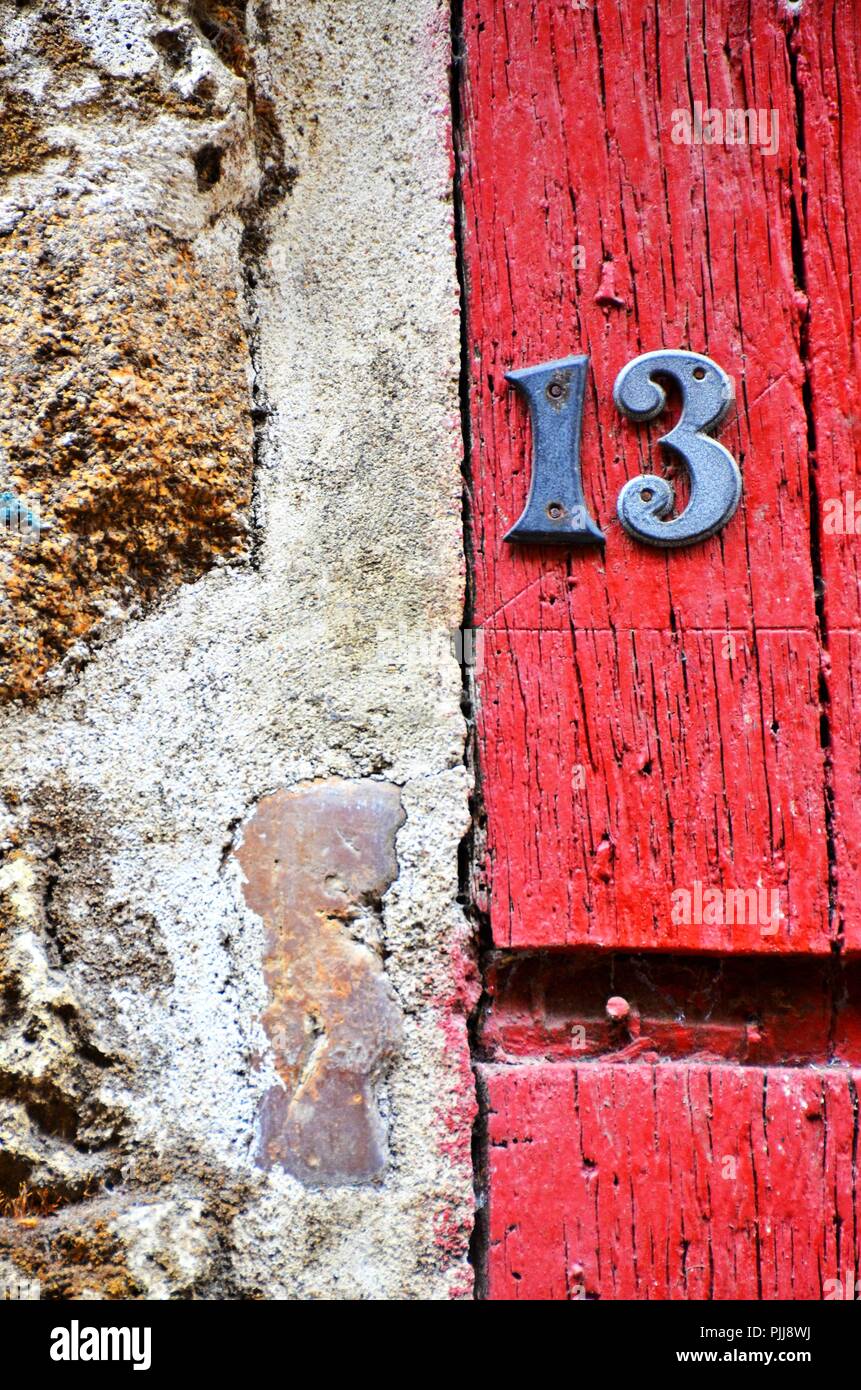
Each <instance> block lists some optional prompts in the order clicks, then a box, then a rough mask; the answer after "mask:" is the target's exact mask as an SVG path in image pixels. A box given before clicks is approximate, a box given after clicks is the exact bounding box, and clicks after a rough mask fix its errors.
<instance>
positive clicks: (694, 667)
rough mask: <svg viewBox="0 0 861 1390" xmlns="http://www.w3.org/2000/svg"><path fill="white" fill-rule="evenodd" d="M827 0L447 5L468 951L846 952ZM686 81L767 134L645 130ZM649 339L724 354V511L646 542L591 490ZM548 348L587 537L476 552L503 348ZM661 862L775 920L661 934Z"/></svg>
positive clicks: (849, 893) (634, 458)
mask: <svg viewBox="0 0 861 1390" xmlns="http://www.w3.org/2000/svg"><path fill="white" fill-rule="evenodd" d="M847 11H852V12H853V13H851V14H849V13H847ZM859 23H861V20H859V15H858V13H857V7H855V6H849V7H845V8H844V7H841V6H840V5H837V4H831V3H829V0H811V2H810V3H808V4H806V5H805V7H804V16H803V19H799V17H798V16H797V15H795V14H793V13H791V12H790V11H788V10H787V9H786V7H785V6H784V5H783V4H782V3H779V0H767V3H765V4H763V5H760V6H756V7H751V6H749V5H748V4H747V3H741V0H717V3H715V4H714V5H710V6H707V7H703V8H702V9H701V10H700V9H697V10H695V11H692V10H691V9H690V7H689V6H687V5H685V4H682V3H675V2H674V3H671V4H668V5H661V6H657V5H655V4H654V3H653V0H648V3H646V0H620V3H616V0H613V2H612V3H611V2H610V0H594V2H593V3H590V4H589V5H588V6H585V7H580V6H573V5H571V4H570V3H567V2H565V3H563V0H546V3H541V4H538V3H520V2H519V0H465V12H464V52H465V62H464V68H463V82H462V109H463V131H462V154H461V169H462V184H463V241H464V258H465V271H466V285H467V352H468V366H469V377H470V381H469V385H470V420H471V477H472V497H471V503H472V507H471V513H472V542H473V553H474V588H475V593H474V613H475V618H474V621H475V622H476V624H480V625H482V626H483V627H484V629H485V642H486V650H487V651H488V653H489V655H488V659H487V661H486V662H485V667H484V670H483V672H482V673H481V674H480V676H479V681H478V696H479V703H480V748H481V767H482V773H483V786H484V795H485V801H486V807H487V815H488V876H489V882H490V889H491V891H490V912H491V923H492V928H493V933H494V939H495V941H496V942H497V944H499V945H504V946H509V945H517V946H537V945H541V946H548V945H577V944H586V943H594V944H600V945H604V946H615V947H621V948H626V949H627V948H630V949H643V948H653V949H660V950H681V949H684V950H695V951H696V950H721V951H727V950H736V951H742V950H743V951H751V952H786V951H815V952H822V953H824V952H827V951H829V950H830V949H831V947H832V944H833V943H834V942H835V941H836V942H839V943H840V944H842V945H845V946H846V947H847V948H848V949H858V948H859V947H860V946H861V913H859V909H858V902H859V895H861V880H859V877H858V866H857V862H856V861H857V858H858V856H857V854H856V852H855V851H854V849H853V845H854V842H855V840H857V838H858V835H857V831H858V815H857V811H856V809H855V808H856V802H857V800H858V795H859V792H861V776H859V771H861V769H859V768H858V755H857V747H858V745H859V743H861V736H859V729H858V722H859V721H858V717H857V715H856V714H855V713H854V709H853V703H852V699H851V693H850V690H849V688H848V686H846V687H844V688H839V682H840V681H841V680H848V675H847V674H846V672H847V671H848V668H847V667H845V665H843V664H840V665H839V664H838V660H837V658H838V656H839V655H840V654H841V653H842V651H843V648H844V647H846V648H847V650H848V649H849V648H851V647H852V644H853V642H854V635H853V634H854V631H855V628H856V626H857V625H858V618H859V598H858V592H859V591H858V574H857V572H856V566H857V559H856V555H855V549H854V547H855V546H856V545H857V544H859V542H861V534H859V537H858V539H857V540H856V539H855V538H854V537H831V538H826V536H825V535H824V531H823V514H822V509H823V504H824V501H825V500H826V499H827V498H828V497H829V496H832V495H837V492H838V491H840V490H841V489H842V490H843V491H845V490H846V489H847V488H849V487H850V486H851V481H852V479H853V478H854V477H855V476H856V474H857V460H858V447H859V439H861V429H859V427H858V426H857V424H856V421H855V416H856V413H857V405H856V403H855V396H856V395H857V380H858V358H857V331H856V330H857V312H856V300H857V297H858V291H857V289H856V288H855V281H853V278H852V272H853V265H854V262H855V259H857V248H858V245H859V241H858V231H859V229H861V215H859V213H858V211H857V209H855V208H852V209H851V210H849V211H846V210H845V209H846V206H847V205H848V204H851V203H852V201H853V200H852V198H851V196H850V193H849V191H848V190H849V188H850V184H849V182H848V180H849V179H850V178H851V174H852V171H853V170H856V169H857V168H858V161H859V159H861V98H859V91H861V85H859V65H860V64H861V59H859V57H858V54H859V52H861V48H859V44H858V34H857V30H858V27H859ZM836 45H839V49H838V48H837V47H836ZM838 51H839V52H840V53H844V52H849V53H851V54H852V57H851V59H850V60H848V61H847V62H846V63H845V64H843V65H841V63H838V62H837V58H836V53H837V52H838ZM694 101H701V102H702V103H703V106H704V107H709V106H711V107H712V108H717V109H720V110H722V111H725V110H729V109H733V110H747V109H756V110H757V111H761V112H762V113H763V114H764V115H765V114H766V113H769V119H770V120H771V121H772V123H775V122H776V129H777V130H778V132H779V139H778V142H777V149H776V151H775V152H774V153H773V154H769V153H766V151H765V150H764V149H763V148H760V147H756V146H753V147H751V146H744V145H732V146H730V145H717V144H715V145H705V144H684V143H674V142H673V140H672V137H671V132H672V129H673V113H674V111H677V110H679V109H683V110H690V109H691V108H692V105H693V103H694ZM773 128H774V127H773ZM576 248H580V250H579V251H577V249H576ZM857 278H858V277H857V276H856V277H855V280H857ZM835 343H836V346H835ZM660 347H668V348H672V347H688V348H692V349H696V350H700V351H705V352H707V353H708V354H709V355H710V356H712V357H713V358H714V359H715V360H716V361H717V362H718V363H720V365H721V366H723V367H724V368H725V369H726V370H727V371H728V372H730V374H731V375H732V376H733V377H734V379H735V382H736V396H737V405H736V410H735V413H734V414H733V415H732V416H731V417H730V418H729V420H728V421H727V422H726V424H725V426H724V427H723V428H722V429H721V432H720V436H719V437H720V438H721V440H722V442H724V443H725V444H726V445H727V447H729V448H730V450H731V451H732V452H733V453H734V455H735V457H736V458H737V460H738V462H739V464H740V467H741V469H742V472H743V476H744V494H743V500H742V505H741V507H740V509H739V512H738V513H737V514H736V516H735V518H734V519H733V520H732V521H731V522H730V524H729V525H728V526H727V527H726V529H725V530H724V531H723V532H721V533H720V534H719V535H718V536H716V537H714V538H713V539H711V540H709V541H706V542H704V543H703V544H700V545H697V546H694V547H692V548H691V549H690V550H687V551H681V552H673V553H671V554H667V553H666V552H662V551H657V550H654V549H650V548H649V547H647V546H643V545H639V544H637V543H636V542H634V541H633V540H631V539H630V538H629V537H628V536H627V535H626V534H625V533H624V532H623V531H622V529H621V527H620V525H619V523H618V521H617V519H616V516H615V500H616V497H617V494H618V492H619V490H620V488H621V487H622V485H623V484H624V483H625V482H626V480H627V479H628V478H630V477H631V476H634V475H636V474H638V473H640V472H643V471H649V470H650V469H654V468H655V466H656V465H658V464H660V456H659V454H658V451H657V449H656V444H655V441H656V439H657V437H658V436H659V435H660V434H663V433H665V432H666V430H667V428H668V422H669V419H670V418H671V417H670V416H667V417H665V419H664V422H663V423H661V422H657V424H656V425H654V426H650V427H646V428H644V427H642V426H641V427H636V426H634V425H632V424H631V423H629V422H627V421H625V420H624V419H623V418H622V417H621V416H620V415H619V413H618V412H617V411H616V409H615V406H614V404H613V401H612V387H613V383H614V380H615V377H616V375H617V373H618V371H619V370H620V368H621V367H622V366H623V365H624V364H625V363H626V362H627V361H629V360H630V359H631V358H632V357H634V356H636V355H638V354H639V353H641V352H643V351H649V350H652V349H656V348H660ZM574 352H586V353H589V354H590V357H591V378H590V388H589V391H588V393H587V403H586V410H585V415H584V421H583V443H582V464H583V475H584V485H585V490H586V496H587V500H588V502H589V505H590V508H591V510H592V512H593V515H594V516H595V518H596V520H597V522H598V524H599V525H600V526H601V527H602V529H603V530H604V531H605V532H606V535H607V544H606V548H605V550H604V552H603V553H602V552H601V550H600V549H596V550H589V551H585V552H574V553H572V554H566V553H564V552H562V553H560V552H559V551H558V550H550V549H546V548H536V547H519V546H511V545H506V544H505V543H504V542H503V540H502V537H503V535H504V533H505V531H506V530H507V528H508V527H509V526H510V525H511V524H512V523H513V521H514V520H515V519H516V518H517V516H518V515H519V513H520V510H521V508H522V505H523V502H524V499H525V495H526V490H527V487H528V475H529V455H530V439H529V429H528V419H527V415H526V411H525V409H524V407H523V405H522V403H521V402H520V401H519V400H518V399H516V397H515V395H514V392H513V391H511V390H509V389H508V388H507V387H506V384H505V381H504V373H505V371H507V370H509V369H511V368H512V367H522V366H525V365H529V364H533V363H537V362H540V361H542V360H547V359H550V358H554V357H559V356H563V355H566V354H569V353H574ZM823 441H825V442H823ZM811 480H812V488H811ZM857 492H858V496H859V500H861V482H859V484H858V487H857ZM841 495H842V493H841ZM680 500H681V502H683V501H684V498H683V497H682V498H681V499H680ZM859 532H861V523H859ZM820 571H821V574H820ZM841 632H842V633H844V636H845V641H844V642H843V645H842V646H841V641H840V634H841ZM727 638H735V640H736V643H737V648H738V652H737V655H733V656H731V657H727V656H726V655H725V654H724V653H725V652H726V650H727V645H728V644H727V641H726V639H727ZM832 654H833V656H834V660H833V662H832V660H831V657H832ZM841 661H842V657H841ZM838 711H839V715H838ZM831 716H833V718H832V717H831ZM829 720H830V723H829ZM641 762H645V764H646V765H647V769H648V770H647V771H645V772H644V770H643V768H641V766H640V764H641ZM576 765H581V766H583V767H584V768H585V770H586V781H585V785H584V786H583V787H582V788H580V789H577V788H572V786H571V780H570V779H571V769H572V768H573V767H574V766H576ZM695 881H700V882H702V883H704V884H710V885H713V886H716V887H720V888H722V889H723V890H725V891H731V890H735V889H743V890H749V889H753V888H755V887H757V886H774V887H775V888H780V889H781V891H783V892H785V894H786V895H787V901H786V903H785V911H786V914H787V920H786V922H785V924H784V926H783V928H782V929H781V931H780V932H779V933H778V934H777V935H776V936H771V935H762V934H761V933H760V932H759V930H758V929H757V927H756V925H754V928H753V930H747V931H745V930H741V931H740V930H738V929H736V930H735V931H733V932H727V931H726V930H724V929H717V928H714V927H713V926H709V924H706V923H703V924H702V925H701V927H700V930H699V931H696V930H692V929H691V930H687V931H678V930H671V927H672V926H673V924H672V923H671V922H670V920H669V914H668V913H667V911H666V900H667V896H668V892H670V891H672V889H673V888H674V887H676V886H684V887H690V886H691V884H692V883H693V882H695Z"/></svg>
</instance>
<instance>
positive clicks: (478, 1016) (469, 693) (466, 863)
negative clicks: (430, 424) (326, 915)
mask: <svg viewBox="0 0 861 1390" xmlns="http://www.w3.org/2000/svg"><path fill="white" fill-rule="evenodd" d="M464 56H465V55H464V49H463V0H452V5H451V62H450V102H451V128H452V145H453V175H452V178H453V202H454V240H455V256H456V264H457V280H458V288H459V292H460V307H461V314H460V378H459V394H460V419H461V434H462V439H463V464H462V473H463V492H462V498H463V513H462V514H463V534H464V552H465V555H466V587H465V592H464V607H463V631H464V633H466V632H469V631H470V630H471V629H472V627H473V624H474V608H475V606H474V593H475V564H474V555H473V538H474V530H473V525H472V474H471V465H472V453H471V428H470V402H469V388H470V370H469V329H468V323H467V307H468V296H467V282H466V261H465V257H464V249H463V191H462V181H461V163H462V158H463V143H462V131H463V123H462V112H461V89H460V84H461V80H462V74H463V64H464ZM460 650H461V656H462V660H461V670H462V674H463V697H462V707H463V712H464V716H465V718H466V720H467V730H468V732H467V738H466V741H465V745H464V762H465V763H466V767H467V771H468V773H469V775H470V779H471V784H472V787H473V793H472V798H471V805H470V813H471V814H470V827H469V830H468V831H467V833H466V835H465V836H464V838H463V840H462V841H461V845H460V852H459V863H458V878H459V890H460V899H461V903H462V905H463V908H464V911H465V912H466V914H467V917H468V918H469V920H470V922H471V924H472V929H473V934H474V938H473V939H474V946H475V951H476V954H477V958H478V959H477V964H478V972H479V981H480V985H481V988H480V993H479V997H478V1000H477V1002H476V1005H475V1008H474V1009H473V1011H472V1013H471V1015H470V1017H469V1020H468V1030H469V1046H470V1055H471V1058H472V1064H473V1076H474V1079H475V1086H476V1099H477V1111H476V1116H475V1121H474V1123H473V1133H472V1160H473V1185H474V1190H475V1219H474V1224H473V1230H472V1237H471V1239H470V1248H469V1259H470V1263H471V1264H472V1267H473V1270H474V1272H475V1288H474V1292H475V1297H476V1298H479V1299H481V1298H484V1297H486V1290H487V1254H488V1222H487V1202H488V1181H487V1168H488V1165H487V1100H486V1088H485V1087H484V1085H483V1084H482V1080H481V1075H480V1072H479V1070H478V1063H479V1061H480V1060H481V1020H482V1019H483V1017H484V1015H485V1013H486V1010H487V1006H488V994H487V967H486V962H487V958H488V956H489V954H490V952H491V950H492V948H493V938H492V934H491V930H490V918H489V916H488V915H487V913H486V912H485V911H484V910H483V909H482V907H481V905H480V903H479V900H478V898H479V895H478V894H477V892H476V880H477V877H478V875H479V873H480V866H479V861H480V856H481V852H482V849H481V845H480V840H481V829H480V827H481V823H482V819H483V817H482V790H481V767H480V763H479V758H478V749H477V745H476V733H475V698H476V685H475V666H474V664H473V663H472V662H471V661H470V660H468V659H467V656H466V653H467V643H466V642H465V641H464V642H462V643H461V644H460Z"/></svg>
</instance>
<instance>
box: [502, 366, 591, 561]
mask: <svg viewBox="0 0 861 1390" xmlns="http://www.w3.org/2000/svg"><path fill="white" fill-rule="evenodd" d="M588 366H589V358H588V357H561V358H560V359H559V360H558V361H557V362H543V363H541V365H540V366H537V367H524V368H522V369H521V370H520V371H516V372H506V374H505V379H506V381H510V382H512V383H513V384H514V385H515V386H516V387H517V389H518V391H521V392H522V393H523V395H524V396H525V398H526V403H527V405H528V407H529V416H530V419H531V421H532V481H531V483H530V487H529V497H528V498H527V502H526V506H525V507H524V509H523V515H522V516H521V517H520V519H519V520H518V521H516V522H515V524H514V525H513V526H512V528H511V530H510V531H509V532H508V533H507V535H506V537H505V539H506V540H507V541H533V542H537V543H539V544H542V545H547V544H551V545H595V544H598V545H601V544H603V541H604V535H603V533H602V532H601V531H600V530H599V529H598V527H597V526H596V525H595V522H594V521H593V520H592V518H591V516H590V515H589V509H588V508H587V506H586V499H585V497H584V496H583V482H582V479H581V476H580V422H581V419H582V416H583V393H584V390H585V386H586V372H587V369H588Z"/></svg>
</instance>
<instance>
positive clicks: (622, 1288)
mask: <svg viewBox="0 0 861 1390" xmlns="http://www.w3.org/2000/svg"><path fill="white" fill-rule="evenodd" d="M483 1082H484V1085H485V1086H486V1089H487V1104H488V1110H489V1134H488V1142H489V1149H488V1166H489V1173H490V1190H491V1197H490V1214H489V1215H490V1232H489V1236H490V1242H489V1243H490V1257H489V1268H488V1279H489V1294H490V1297H491V1298H525V1299H565V1298H571V1299H579V1298H585V1299H594V1298H604V1299H730V1298H743V1299H778V1298H786V1299H821V1298H822V1297H823V1294H826V1295H827V1294H828V1293H832V1294H833V1293H834V1292H835V1291H836V1285H832V1286H829V1283H828V1281H829V1280H833V1281H840V1283H841V1285H842V1284H845V1283H846V1282H847V1273H846V1272H847V1270H849V1271H851V1273H850V1275H849V1281H850V1282H852V1284H853V1287H854V1278H855V1276H854V1270H855V1269H856V1267H857V1265H858V1261H859V1258H861V1249H859V1245H858V1234H857V1233H858V1229H859V1220H861V1207H859V1199H858V1195H857V1193H856V1188H855V1183H854V1181H853V1174H854V1158H855V1149H856V1128H855V1111H856V1103H857V1086H858V1082H859V1073H858V1071H856V1070H849V1069H847V1070H844V1071H841V1072H834V1071H829V1070H826V1069H824V1068H813V1067H810V1068H804V1069H799V1068H794V1069H790V1068H779V1067H775V1068H768V1069H763V1068H760V1067H728V1066H714V1067H710V1066H705V1065H702V1064H689V1065H677V1064H675V1063H673V1064H665V1065H662V1066H648V1065H645V1064H643V1063H641V1064H639V1065H637V1066H613V1065H608V1064H605V1063H593V1064H591V1065H589V1064H586V1065H584V1066H579V1067H578V1066H574V1065H569V1064H565V1063H555V1064H552V1065H544V1066H542V1065H526V1066H510V1067H487V1068H485V1069H484V1070H483Z"/></svg>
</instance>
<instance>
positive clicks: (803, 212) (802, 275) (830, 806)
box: [786, 15, 844, 1008]
mask: <svg viewBox="0 0 861 1390" xmlns="http://www.w3.org/2000/svg"><path fill="white" fill-rule="evenodd" d="M800 43H801V37H800V33H799V19H798V16H797V15H796V16H794V17H793V19H792V21H791V23H790V24H789V25H788V27H787V31H786V51H787V59H788V63H789V81H790V90H791V92H792V95H793V98H794V101H795V144H796V153H797V156H798V162H797V165H793V167H792V182H793V187H792V189H791V194H792V196H791V198H790V203H789V211H790V218H791V229H792V263H793V271H794V276H795V283H796V286H797V288H798V289H799V290H800V291H801V293H802V294H803V296H804V299H805V307H804V309H803V311H802V313H801V315H800V321H799V344H798V351H799V358H800V361H801V366H802V368H803V371H804V378H803V381H802V386H801V398H802V403H803V407H804V417H805V420H806V423H807V475H808V493H809V508H810V566H811V577H812V581H813V602H814V608H815V611H816V626H817V638H818V642H819V746H820V748H821V750H822V766H823V779H824V781H823V795H824V802H825V805H824V816H825V839H826V849H827V854H828V917H829V923H828V925H829V932H830V933H833V946H832V949H833V950H834V951H835V952H839V951H840V950H842V948H843V938H844V923H843V920H842V915H841V913H840V910H839V899H838V892H837V843H836V834H835V815H834V753H833V744H832V740H831V691H830V689H829V682H828V671H829V669H830V653H829V640H828V615H827V612H826V605H825V582H824V575H823V563H822V543H821V527H822V514H821V507H820V499H819V479H818V476H817V459H818V455H817V439H816V412H815V410H814V405H813V387H812V381H811V367H812V358H811V350H810V298H809V295H808V284H807V254H806V245H807V231H808V220H807V182H806V175H807V148H806V131H805V102H804V86H803V83H802V81H801V78H800V74H799V71H798V49H799V45H800ZM796 169H797V171H798V187H795V186H794V185H795V172H796ZM833 1007H834V1008H836V1003H835V1004H834V1005H833Z"/></svg>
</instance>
